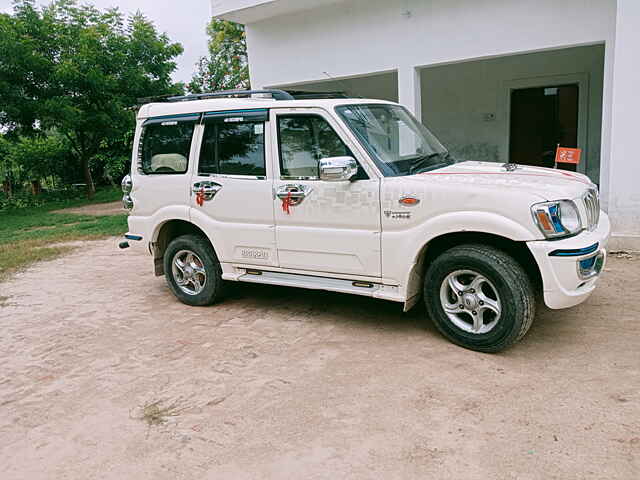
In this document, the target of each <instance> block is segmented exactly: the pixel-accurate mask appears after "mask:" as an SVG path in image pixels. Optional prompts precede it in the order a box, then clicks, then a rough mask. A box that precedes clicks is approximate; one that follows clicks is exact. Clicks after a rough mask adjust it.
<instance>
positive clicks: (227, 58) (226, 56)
mask: <svg viewBox="0 0 640 480" xmlns="http://www.w3.org/2000/svg"><path fill="white" fill-rule="evenodd" d="M207 34H208V35H209V56H208V57H202V58H200V60H199V61H198V63H197V68H198V70H197V72H196V73H195V75H194V77H193V79H192V80H191V83H189V85H188V89H189V91H190V92H192V93H202V92H214V91H217V90H234V89H246V88H250V83H249V64H248V58H247V41H246V33H245V31H244V26H243V25H240V24H238V23H234V22H229V21H227V20H218V19H215V18H214V19H213V20H212V21H211V23H210V24H209V26H208V27H207Z"/></svg>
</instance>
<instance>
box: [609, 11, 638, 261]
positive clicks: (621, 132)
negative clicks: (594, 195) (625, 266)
mask: <svg viewBox="0 0 640 480" xmlns="http://www.w3.org/2000/svg"><path fill="white" fill-rule="evenodd" d="M638 47H640V1H638V0H618V15H617V25H616V42H615V53H614V55H613V61H612V67H613V72H612V80H613V85H612V105H611V112H612V115H611V158H610V159H609V161H610V166H609V175H608V183H609V188H608V190H609V199H608V200H609V214H610V215H611V219H612V223H613V230H614V232H615V233H616V235H617V236H619V237H631V236H634V237H635V238H636V241H634V242H633V245H632V242H631V241H630V240H627V241H626V242H624V241H623V242H620V243H619V245H621V246H627V245H632V246H633V247H634V248H637V249H640V240H638V237H640V147H639V145H640V142H639V140H638V139H639V137H640V135H639V133H640V126H639V125H640V122H638V115H639V112H640V93H639V92H638V87H639V86H640V57H639V55H638Z"/></svg>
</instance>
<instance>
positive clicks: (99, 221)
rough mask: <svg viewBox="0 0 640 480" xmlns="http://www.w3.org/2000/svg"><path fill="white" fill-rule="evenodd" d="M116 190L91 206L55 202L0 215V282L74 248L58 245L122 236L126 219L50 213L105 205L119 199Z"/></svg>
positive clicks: (100, 196) (105, 192)
mask: <svg viewBox="0 0 640 480" xmlns="http://www.w3.org/2000/svg"><path fill="white" fill-rule="evenodd" d="M121 196H122V194H121V193H120V192H118V191H117V190H115V189H109V190H102V191H100V192H98V194H97V195H96V198H95V199H93V200H92V201H91V202H89V201H87V200H82V199H73V200H66V201H57V202H51V203H48V204H46V205H45V206H43V207H30V208H22V209H13V210H9V211H4V212H0V281H1V280H3V279H6V278H7V277H8V275H9V274H11V273H13V272H15V271H16V270H18V269H20V268H24V267H25V266H27V265H30V264H32V263H34V262H37V261H41V260H46V259H50V258H54V257H56V256H59V255H61V254H64V253H67V252H69V251H70V250H72V248H73V247H70V246H68V245H60V243H64V242H71V241H75V240H95V239H100V238H106V237H110V236H117V235H122V234H123V233H125V232H126V230H127V216H126V215H124V214H122V215H111V216H104V217H95V216H90V215H74V214H66V213H65V214H61V213H51V211H52V210H58V209H61V208H68V207H79V206H82V205H88V204H93V203H105V202H111V201H115V200H118V199H120V197H121Z"/></svg>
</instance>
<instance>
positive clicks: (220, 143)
mask: <svg viewBox="0 0 640 480" xmlns="http://www.w3.org/2000/svg"><path fill="white" fill-rule="evenodd" d="M198 173H199V174H201V175H202V174H220V175H251V176H258V177H264V176H266V174H267V172H266V166H265V156H264V123H263V122H239V123H221V122H216V123H213V122H211V123H207V124H205V129H204V139H203V141H202V149H201V151H200V165H199V167H198Z"/></svg>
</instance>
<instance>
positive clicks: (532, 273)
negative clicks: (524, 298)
mask: <svg viewBox="0 0 640 480" xmlns="http://www.w3.org/2000/svg"><path fill="white" fill-rule="evenodd" d="M465 244H481V245H489V246H492V247H494V248H497V249H498V250H501V251H503V252H505V253H507V254H508V255H510V256H512V257H513V258H514V259H515V260H516V261H517V262H518V263H519V264H520V265H521V266H522V267H523V269H524V270H525V272H527V275H528V276H529V279H530V280H531V283H532V285H533V287H534V290H535V292H536V294H539V293H540V292H541V291H542V275H541V273H540V268H539V267H538V263H537V262H536V260H535V258H534V256H533V254H532V253H531V251H530V250H529V247H528V246H527V244H526V242H524V241H517V240H512V239H510V238H508V237H504V236H501V235H497V234H494V233H486V232H474V231H471V232H470V231H458V232H449V233H445V234H442V235H439V236H437V237H434V238H432V239H429V240H428V241H427V242H425V243H424V245H423V246H422V248H420V250H419V251H418V254H417V256H416V258H415V261H414V263H413V267H412V269H411V272H410V274H409V279H408V284H407V292H422V282H423V281H424V277H425V273H426V271H427V268H428V267H429V265H430V263H431V262H432V261H433V260H434V259H435V258H437V257H438V256H439V255H440V254H442V253H444V252H445V251H447V250H449V249H451V248H453V247H456V246H459V245H465ZM418 299H419V295H418V298H416V295H415V294H414V295H413V296H411V298H408V299H407V302H406V304H405V310H408V309H409V308H411V307H412V306H413V305H415V304H416V303H417V301H418Z"/></svg>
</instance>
